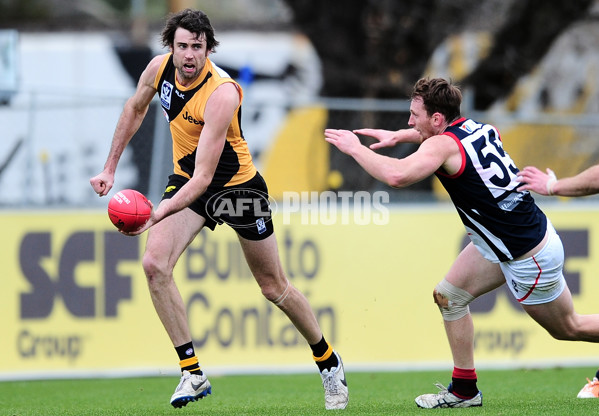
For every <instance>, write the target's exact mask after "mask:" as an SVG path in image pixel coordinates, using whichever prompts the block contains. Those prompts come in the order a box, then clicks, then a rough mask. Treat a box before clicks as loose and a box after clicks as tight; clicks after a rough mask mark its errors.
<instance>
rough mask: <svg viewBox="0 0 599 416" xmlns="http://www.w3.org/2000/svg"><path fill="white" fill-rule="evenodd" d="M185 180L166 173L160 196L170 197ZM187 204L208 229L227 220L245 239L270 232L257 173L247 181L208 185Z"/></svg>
mask: <svg viewBox="0 0 599 416" xmlns="http://www.w3.org/2000/svg"><path fill="white" fill-rule="evenodd" d="M188 181H189V179H188V178H186V177H185V176H182V175H177V174H174V175H170V176H169V177H168V184H167V186H166V189H165V191H164V194H163V195H162V199H163V200H164V199H170V198H172V197H173V196H174V195H175V194H176V193H177V192H178V191H179V189H181V187H182V186H183V185H185V184H186V183H187V182H188ZM189 208H190V209H191V210H192V211H193V212H195V213H197V214H198V215H200V216H202V217H203V218H204V219H205V220H206V223H205V226H206V227H208V228H210V229H211V230H212V231H214V229H215V228H216V225H217V224H219V225H220V224H223V223H225V224H228V225H229V226H230V227H231V228H233V229H234V230H235V231H236V232H237V233H238V234H239V235H240V236H241V237H243V238H245V239H247V240H254V241H258V240H264V239H265V238H267V237H269V236H270V235H271V234H272V233H273V232H274V227H273V223H272V212H271V210H270V201H269V196H268V188H267V186H266V182H264V179H263V178H262V175H260V173H258V172H256V175H255V176H254V177H253V178H252V179H250V180H249V181H247V182H245V183H242V184H239V185H235V186H227V187H222V186H221V187H208V189H207V190H206V192H204V193H203V194H202V195H201V196H200V197H199V198H198V199H196V200H195V201H194V202H192V203H191V204H190V205H189Z"/></svg>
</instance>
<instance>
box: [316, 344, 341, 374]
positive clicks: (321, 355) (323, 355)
mask: <svg viewBox="0 0 599 416" xmlns="http://www.w3.org/2000/svg"><path fill="white" fill-rule="evenodd" d="M310 348H311V349H312V354H313V355H314V361H315V362H316V365H317V366H318V369H319V370H320V372H323V371H324V370H330V369H331V368H333V367H337V366H338V365H339V360H338V359H337V355H336V354H334V353H333V347H331V346H330V345H329V343H328V342H327V341H326V340H325V339H324V336H323V337H322V338H321V339H320V341H318V343H316V344H310Z"/></svg>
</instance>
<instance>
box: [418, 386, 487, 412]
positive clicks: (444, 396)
mask: <svg viewBox="0 0 599 416" xmlns="http://www.w3.org/2000/svg"><path fill="white" fill-rule="evenodd" d="M435 385H436V386H437V388H438V389H439V393H432V394H423V395H421V396H418V397H416V399H415V400H416V404H417V405H418V407H422V408H424V409H437V408H441V407H476V406H482V405H483V394H482V393H481V392H480V391H479V392H478V393H477V394H476V396H474V397H473V398H471V399H460V398H459V397H457V396H456V395H455V394H453V393H452V392H450V391H449V389H448V388H446V387H445V386H444V385H443V384H440V383H435ZM449 386H450V387H451V384H450V385H449Z"/></svg>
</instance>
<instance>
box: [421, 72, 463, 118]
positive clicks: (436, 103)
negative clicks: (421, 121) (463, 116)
mask: <svg viewBox="0 0 599 416" xmlns="http://www.w3.org/2000/svg"><path fill="white" fill-rule="evenodd" d="M416 97H420V98H422V103H423V104H424V108H425V109H426V112H427V114H428V115H429V116H432V115H433V114H435V113H441V114H443V116H445V120H446V121H447V122H448V123H451V122H452V121H454V120H456V119H457V118H458V117H460V105H461V104H462V92H461V91H460V89H459V88H458V87H457V86H455V85H453V84H452V83H451V82H450V81H447V80H445V79H443V78H432V79H431V78H421V79H420V80H418V82H416V85H414V90H413V91H412V96H411V98H412V99H414V98H416Z"/></svg>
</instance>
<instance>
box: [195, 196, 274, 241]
mask: <svg viewBox="0 0 599 416" xmlns="http://www.w3.org/2000/svg"><path fill="white" fill-rule="evenodd" d="M276 206H277V203H276V202H275V200H274V199H272V198H270V196H269V195H268V194H267V193H266V192H262V191H258V190H256V189H251V188H236V189H225V190H223V191H220V192H218V193H216V194H214V195H212V196H211V197H210V199H208V202H207V204H206V211H207V214H208V216H209V217H210V219H212V220H214V221H216V222H218V223H223V222H224V223H226V224H228V225H230V226H233V227H236V228H240V227H241V228H247V227H254V226H257V227H258V231H259V232H260V230H261V229H264V227H265V223H266V222H267V221H272V215H273V211H274V212H276ZM271 207H272V210H271Z"/></svg>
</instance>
